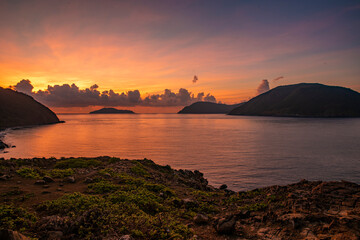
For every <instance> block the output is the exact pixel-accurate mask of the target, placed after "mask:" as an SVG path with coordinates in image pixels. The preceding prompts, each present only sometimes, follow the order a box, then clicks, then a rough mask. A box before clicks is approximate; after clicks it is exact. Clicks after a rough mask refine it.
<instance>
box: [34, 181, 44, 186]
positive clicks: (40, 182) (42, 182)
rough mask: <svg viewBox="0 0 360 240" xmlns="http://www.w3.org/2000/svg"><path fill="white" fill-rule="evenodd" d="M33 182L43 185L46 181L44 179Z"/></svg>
mask: <svg viewBox="0 0 360 240" xmlns="http://www.w3.org/2000/svg"><path fill="white" fill-rule="evenodd" d="M34 184H35V185H45V184H46V182H45V181H44V180H37V181H36V182H35V183H34Z"/></svg>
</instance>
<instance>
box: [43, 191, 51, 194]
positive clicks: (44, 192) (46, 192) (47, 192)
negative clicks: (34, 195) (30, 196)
mask: <svg viewBox="0 0 360 240" xmlns="http://www.w3.org/2000/svg"><path fill="white" fill-rule="evenodd" d="M41 193H42V194H49V193H51V192H49V191H42V192H41Z"/></svg>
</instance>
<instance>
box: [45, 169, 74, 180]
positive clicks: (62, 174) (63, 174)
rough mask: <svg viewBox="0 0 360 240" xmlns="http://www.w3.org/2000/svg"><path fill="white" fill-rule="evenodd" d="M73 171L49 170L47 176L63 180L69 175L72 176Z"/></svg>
mask: <svg viewBox="0 0 360 240" xmlns="http://www.w3.org/2000/svg"><path fill="white" fill-rule="evenodd" d="M74 173H75V172H74V170H73V169H71V168H67V169H51V170H50V171H49V175H50V176H51V177H53V178H64V177H68V176H71V175H74Z"/></svg>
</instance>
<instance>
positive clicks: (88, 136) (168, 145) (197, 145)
mask: <svg viewBox="0 0 360 240" xmlns="http://www.w3.org/2000/svg"><path fill="white" fill-rule="evenodd" d="M59 118H60V119H61V120H65V121H66V123H64V124H55V125H47V126H40V127H34V128H24V129H19V130H12V131H8V132H7V133H6V136H5V141H6V142H7V143H10V144H13V145H16V148H12V149H10V150H9V152H8V153H0V157H5V158H11V157H16V158H18V157H20V158H29V157H52V156H53V157H62V156H64V157H71V156H73V157H77V156H88V157H91V156H104V155H106V156H115V157H120V158H128V159H142V158H149V159H152V160H153V161H155V162H156V163H158V164H162V165H166V164H169V165H171V166H172V167H173V168H176V169H179V168H183V169H191V170H195V169H198V170H200V171H201V172H203V173H204V174H205V177H206V178H207V179H208V180H209V182H210V184H212V185H214V186H219V185H220V184H223V183H225V184H227V185H228V186H229V187H230V188H231V189H233V190H245V189H252V188H257V187H262V186H268V185H273V184H281V185H283V184H288V183H292V182H295V181H299V180H300V179H302V178H305V179H309V180H341V179H345V180H349V181H354V182H357V183H360V119H302V118H273V117H243V116H226V115H178V114H134V115H121V114H118V115H116V114H114V115H113V114H111V115H90V114H78V115H65V114H59Z"/></svg>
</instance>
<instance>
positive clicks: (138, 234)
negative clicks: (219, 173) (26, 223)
mask: <svg viewBox="0 0 360 240" xmlns="http://www.w3.org/2000/svg"><path fill="white" fill-rule="evenodd" d="M161 202H162V199H161V198H159V197H157V196H156V195H155V194H153V193H151V192H150V191H148V190H146V189H144V188H142V189H139V190H138V191H131V192H124V191H118V192H115V193H113V194H111V195H108V196H98V195H85V194H81V193H74V194H68V195H65V196H63V197H61V198H59V199H57V200H53V201H48V202H45V203H43V204H41V205H39V207H38V211H40V212H46V213H47V214H54V215H62V216H68V217H71V218H72V219H76V217H77V216H79V215H81V216H83V220H82V221H81V222H78V221H74V226H72V227H73V229H74V230H73V231H75V232H76V234H77V235H78V236H79V237H81V238H87V239H93V238H96V236H97V235H106V234H108V233H110V232H111V231H114V229H116V232H118V233H120V234H131V235H132V236H133V237H135V238H140V239H186V238H189V237H190V236H191V235H192V233H191V231H190V230H189V228H188V227H187V226H185V225H184V224H182V223H181V222H180V221H179V220H178V219H177V217H176V216H175V214H174V213H176V211H175V209H173V211H169V212H168V211H165V210H167V209H166V207H164V206H163V205H162V204H161ZM144 210H145V211H144Z"/></svg>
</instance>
